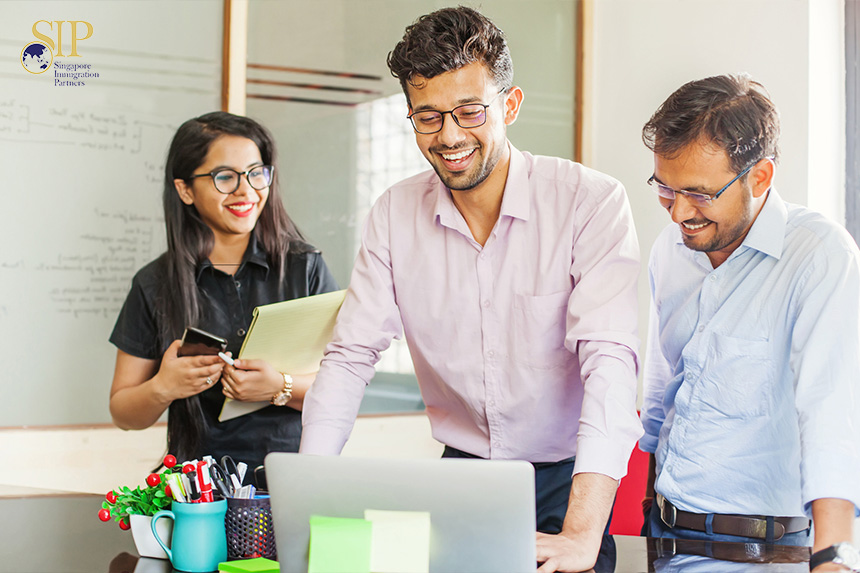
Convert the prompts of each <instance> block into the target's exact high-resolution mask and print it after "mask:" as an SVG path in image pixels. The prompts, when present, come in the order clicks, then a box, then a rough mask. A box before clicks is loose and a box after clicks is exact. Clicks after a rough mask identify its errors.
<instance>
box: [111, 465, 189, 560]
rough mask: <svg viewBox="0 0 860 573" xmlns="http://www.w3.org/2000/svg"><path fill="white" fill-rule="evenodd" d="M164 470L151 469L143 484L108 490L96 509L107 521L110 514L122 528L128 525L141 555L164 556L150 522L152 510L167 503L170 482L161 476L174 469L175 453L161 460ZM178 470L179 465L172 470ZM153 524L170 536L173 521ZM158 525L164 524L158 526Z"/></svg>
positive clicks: (127, 527) (169, 502)
mask: <svg viewBox="0 0 860 573" xmlns="http://www.w3.org/2000/svg"><path fill="white" fill-rule="evenodd" d="M163 464H164V470H162V471H161V472H160V473H151V474H149V475H148V476H147V478H146V487H141V486H138V487H136V488H135V489H131V488H129V487H128V486H123V487H121V488H118V489H117V490H112V491H109V492H108V493H107V495H105V501H103V502H102V508H101V510H99V519H100V520H102V521H110V520H111V518H113V519H114V521H116V522H117V524H118V525H119V528H120V529H122V530H128V529H131V533H132V535H133V537H134V544H135V546H136V547H137V552H138V553H139V554H140V556H141V557H155V558H158V559H167V555H166V554H165V553H164V550H163V549H162V548H161V546H159V545H158V543H157V542H156V541H155V538H154V537H153V535H152V530H151V529H150V522H151V521H152V516H153V515H155V513H156V512H158V511H160V510H162V509H165V508H167V507H169V506H170V504H171V502H172V501H173V496H172V495H171V492H170V485H169V484H168V483H167V480H166V479H165V477H166V476H167V475H168V474H172V473H174V469H173V468H174V467H175V466H176V457H175V456H173V455H171V454H167V455H166V456H165V457H164V460H163ZM175 471H176V472H178V471H180V469H179V468H177V469H176V470H175ZM156 526H157V527H158V529H159V532H158V534H159V536H161V538H162V539H163V540H165V541H167V542H169V540H170V537H171V533H172V532H171V530H172V526H173V522H172V521H171V520H168V519H162V520H160V521H159V522H158V523H156ZM162 527H163V528H164V529H163V530H162Z"/></svg>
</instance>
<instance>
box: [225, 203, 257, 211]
mask: <svg viewBox="0 0 860 573" xmlns="http://www.w3.org/2000/svg"><path fill="white" fill-rule="evenodd" d="M226 207H227V209H229V210H231V211H236V212H237V213H247V212H248V211H250V210H251V209H253V208H254V203H237V204H236V205H227V206H226Z"/></svg>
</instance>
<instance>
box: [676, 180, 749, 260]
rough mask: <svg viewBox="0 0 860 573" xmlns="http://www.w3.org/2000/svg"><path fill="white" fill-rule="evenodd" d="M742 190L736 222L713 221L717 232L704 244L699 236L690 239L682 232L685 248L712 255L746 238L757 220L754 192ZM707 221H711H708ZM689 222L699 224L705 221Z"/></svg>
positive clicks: (744, 188)
mask: <svg viewBox="0 0 860 573" xmlns="http://www.w3.org/2000/svg"><path fill="white" fill-rule="evenodd" d="M742 190H743V193H742V195H741V206H740V215H739V216H737V217H736V218H735V221H734V222H732V223H714V222H713V221H712V222H711V224H712V225H716V231H715V232H714V234H713V235H712V236H711V238H710V239H706V240H705V241H704V242H702V239H701V238H700V237H698V236H693V237H689V236H687V235H685V234H684V233H683V232H682V233H681V238H682V239H683V241H684V246H686V247H687V248H688V249H690V250H693V251H701V252H703V253H710V252H714V251H721V250H723V249H725V248H726V247H728V246H729V245H731V244H732V243H734V242H736V241H737V240H738V239H740V238H742V237H744V236H745V235H746V234H747V233H748V232H749V230H750V227H751V226H752V223H753V221H754V220H755V213H753V210H752V190H751V189H749V188H748V187H747V186H746V185H742ZM706 221H710V219H706ZM689 222H690V223H695V224H699V223H703V222H705V221H689Z"/></svg>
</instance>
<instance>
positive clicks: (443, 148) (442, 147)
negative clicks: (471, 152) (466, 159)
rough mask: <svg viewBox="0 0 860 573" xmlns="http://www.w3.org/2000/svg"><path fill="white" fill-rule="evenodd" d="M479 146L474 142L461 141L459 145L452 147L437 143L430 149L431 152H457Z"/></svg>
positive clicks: (478, 147)
mask: <svg viewBox="0 0 860 573" xmlns="http://www.w3.org/2000/svg"><path fill="white" fill-rule="evenodd" d="M480 148H481V146H480V145H477V144H475V143H463V144H461V145H455V146H454V147H448V146H447V145H437V146H435V147H431V148H430V151H431V152H433V153H457V152H458V151H463V150H466V149H480Z"/></svg>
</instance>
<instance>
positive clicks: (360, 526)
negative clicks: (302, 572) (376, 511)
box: [308, 515, 373, 573]
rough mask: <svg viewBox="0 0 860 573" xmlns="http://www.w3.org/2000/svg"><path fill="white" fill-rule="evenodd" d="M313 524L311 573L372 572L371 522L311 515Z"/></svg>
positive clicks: (309, 566)
mask: <svg viewBox="0 0 860 573" xmlns="http://www.w3.org/2000/svg"><path fill="white" fill-rule="evenodd" d="M310 525H311V539H310V550H309V555H308V573H370V543H371V533H372V527H373V526H372V524H371V523H370V522H369V521H366V520H364V519H351V518H346V517H324V516H321V515H312V516H311V518H310Z"/></svg>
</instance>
